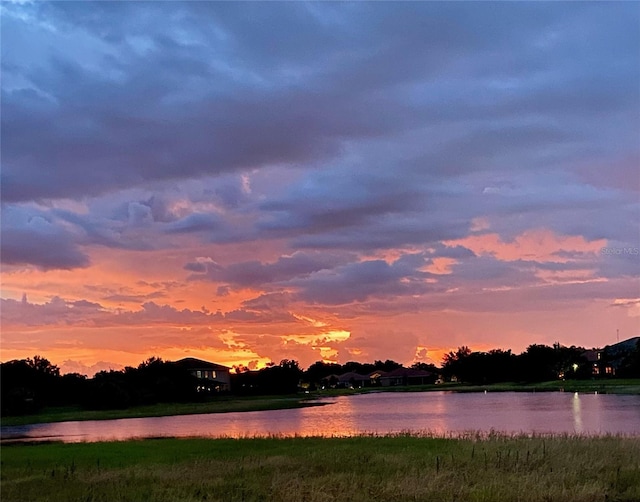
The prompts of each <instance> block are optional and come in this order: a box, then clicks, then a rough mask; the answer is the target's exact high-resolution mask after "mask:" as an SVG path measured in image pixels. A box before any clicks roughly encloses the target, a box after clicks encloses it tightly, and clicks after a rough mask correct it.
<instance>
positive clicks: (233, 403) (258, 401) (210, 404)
mask: <svg viewBox="0 0 640 502" xmlns="http://www.w3.org/2000/svg"><path fill="white" fill-rule="evenodd" d="M314 405H317V403H311V402H309V396H308V395H302V394H301V395H296V396H257V397H256V396H248V397H229V396H221V397H216V398H215V399H212V400H210V401H206V402H201V403H161V404H153V405H149V406H135V407H132V408H127V409H123V410H84V409H82V408H80V407H60V408H45V409H44V410H43V411H42V412H40V413H36V414H33V415H23V416H18V417H3V418H2V425H26V424H37V423H50V422H66V421H69V420H109V419H116V418H140V417H162V416H169V415H192V414H199V413H227V412H231V411H261V410H282V409H289V408H301V407H303V406H314Z"/></svg>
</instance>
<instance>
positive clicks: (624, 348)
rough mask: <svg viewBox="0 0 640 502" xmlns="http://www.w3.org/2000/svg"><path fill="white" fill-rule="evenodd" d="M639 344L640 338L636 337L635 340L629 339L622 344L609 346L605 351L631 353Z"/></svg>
mask: <svg viewBox="0 0 640 502" xmlns="http://www.w3.org/2000/svg"><path fill="white" fill-rule="evenodd" d="M638 342H640V336H634V337H633V338H628V339H627V340H622V341H621V342H618V343H614V344H612V345H608V346H606V347H605V348H604V350H605V351H606V352H607V353H616V352H631V351H632V350H634V349H635V348H636V347H637V345H638Z"/></svg>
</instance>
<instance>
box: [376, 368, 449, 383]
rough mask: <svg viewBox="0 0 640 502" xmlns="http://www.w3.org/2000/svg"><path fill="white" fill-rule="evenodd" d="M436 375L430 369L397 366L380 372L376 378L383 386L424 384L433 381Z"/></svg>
mask: <svg viewBox="0 0 640 502" xmlns="http://www.w3.org/2000/svg"><path fill="white" fill-rule="evenodd" d="M436 378H437V375H436V374H435V373H431V372H430V371H424V370H417V369H413V368H397V369H395V370H393V371H388V372H386V373H382V374H381V375H380V376H379V377H378V380H379V382H380V385H382V386H383V387H388V386H394V385H424V384H431V383H435V381H436Z"/></svg>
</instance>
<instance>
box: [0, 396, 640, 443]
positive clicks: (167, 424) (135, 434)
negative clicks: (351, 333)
mask: <svg viewBox="0 0 640 502" xmlns="http://www.w3.org/2000/svg"><path fill="white" fill-rule="evenodd" d="M321 402H323V403H328V404H326V405H324V406H313V407H308V408H296V409H288V410H269V411H250V412H242V413H240V412H235V413H216V414H203V415H182V416H171V417H150V418H130V419H120V420H102V421H86V422H61V423H53V424H36V425H29V426H20V427H2V428H0V437H1V438H2V440H3V441H6V440H11V439H17V438H21V439H26V440H42V439H56V440H62V441H67V442H76V441H99V440H125V439H131V438H143V437H236V438H237V437H253V436H271V435H279V436H296V435H297V436H352V435H356V434H393V433H431V434H436V435H453V436H455V435H459V434H466V433H469V432H471V431H478V432H489V431H496V432H502V433H507V434H519V433H527V434H531V433H556V434H558V433H560V434H561V433H568V434H573V433H579V434H607V433H610V434H634V435H640V396H623V395H606V394H598V395H594V394H582V395H578V394H577V393H576V394H570V393H558V392H549V393H524V392H520V393H514V392H504V393H492V392H489V393H486V394H484V393H478V394H455V393H447V392H381V393H369V394H359V395H352V396H339V397H332V398H326V399H323V400H321Z"/></svg>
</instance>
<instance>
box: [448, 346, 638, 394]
mask: <svg viewBox="0 0 640 502" xmlns="http://www.w3.org/2000/svg"><path fill="white" fill-rule="evenodd" d="M589 352H592V353H593V354H594V355H596V354H599V355H598V357H597V359H596V360H595V361H593V360H589V359H588V357H587V354H588V353H589ZM609 370H610V371H611V372H610V373H609ZM441 371H442V376H443V377H444V378H445V379H447V380H456V381H460V382H466V383H470V384H490V383H498V382H526V383H531V382H545V381H549V380H556V379H558V378H563V379H589V378H594V377H606V376H611V377H614V376H615V377H618V378H640V341H638V342H637V343H636V346H635V348H633V349H632V350H629V351H627V352H624V353H618V354H613V353H612V352H610V351H608V350H607V348H606V347H605V349H604V350H602V351H588V350H587V349H585V348H584V347H575V346H572V347H563V346H562V345H560V344H558V343H556V344H554V345H553V346H552V347H550V346H548V345H536V344H534V345H530V346H529V347H527V350H525V351H524V352H522V353H521V354H518V355H515V354H512V353H511V351H510V350H501V349H495V350H490V351H488V352H472V351H471V349H469V347H466V346H462V347H459V348H458V349H457V350H456V351H451V352H449V353H448V354H446V355H445V356H444V358H443V361H442V369H441Z"/></svg>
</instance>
